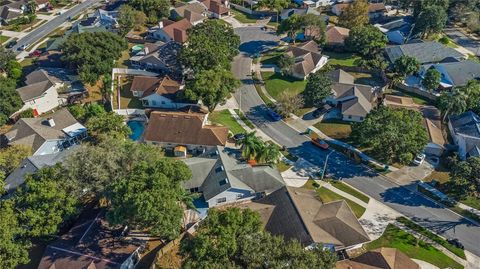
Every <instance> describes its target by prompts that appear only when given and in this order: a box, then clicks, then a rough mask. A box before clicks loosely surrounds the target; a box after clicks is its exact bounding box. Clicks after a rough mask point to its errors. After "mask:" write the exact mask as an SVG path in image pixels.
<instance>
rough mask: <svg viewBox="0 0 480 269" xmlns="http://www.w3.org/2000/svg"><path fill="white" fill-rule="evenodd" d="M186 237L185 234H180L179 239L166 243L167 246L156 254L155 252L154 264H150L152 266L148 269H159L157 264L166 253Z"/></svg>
mask: <svg viewBox="0 0 480 269" xmlns="http://www.w3.org/2000/svg"><path fill="white" fill-rule="evenodd" d="M185 235H186V232H183V233H182V234H180V236H179V237H177V238H176V239H174V240H172V241H170V242H168V244H166V245H165V246H164V247H162V248H161V249H160V250H159V251H158V252H157V255H156V256H155V260H154V262H153V263H152V265H151V266H150V269H160V267H159V266H157V263H158V261H159V260H160V259H161V258H162V257H163V256H164V255H165V254H166V253H169V252H170V251H172V249H173V248H174V247H176V246H178V245H180V242H181V241H182V239H183V238H184V237H185Z"/></svg>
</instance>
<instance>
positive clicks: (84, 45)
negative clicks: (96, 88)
mask: <svg viewBox="0 0 480 269" xmlns="http://www.w3.org/2000/svg"><path fill="white" fill-rule="evenodd" d="M61 49H62V51H63V54H62V61H63V62H65V63H66V64H68V65H69V66H70V67H71V68H77V70H78V73H79V74H80V78H81V79H82V81H84V82H86V83H89V84H90V85H93V84H95V83H96V82H97V81H98V79H99V78H100V77H101V76H102V75H109V74H110V72H111V71H112V68H113V67H114V65H115V60H118V59H119V58H120V57H121V56H122V51H124V50H126V49H128V46H127V42H126V41H125V39H123V38H122V37H120V36H119V35H117V34H114V33H110V32H95V33H89V32H85V33H81V34H72V35H70V36H69V37H68V38H67V40H66V41H65V42H64V43H63V44H62V45H61Z"/></svg>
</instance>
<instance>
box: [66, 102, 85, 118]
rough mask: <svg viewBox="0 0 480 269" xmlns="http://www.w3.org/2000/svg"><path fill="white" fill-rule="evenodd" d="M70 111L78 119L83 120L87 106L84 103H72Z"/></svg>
mask: <svg viewBox="0 0 480 269" xmlns="http://www.w3.org/2000/svg"><path fill="white" fill-rule="evenodd" d="M68 111H69V112H70V114H72V116H73V117H74V118H75V119H76V120H78V121H82V122H83V120H84V118H85V107H84V106H83V105H82V104H74V105H71V106H69V107H68Z"/></svg>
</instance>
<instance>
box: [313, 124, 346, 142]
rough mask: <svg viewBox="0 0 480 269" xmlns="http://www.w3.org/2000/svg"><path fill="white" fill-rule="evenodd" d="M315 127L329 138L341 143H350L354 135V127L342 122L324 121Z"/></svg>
mask: <svg viewBox="0 0 480 269" xmlns="http://www.w3.org/2000/svg"><path fill="white" fill-rule="evenodd" d="M313 126H315V128H317V129H319V130H320V131H321V132H322V133H324V134H326V135H327V136H329V137H331V138H334V139H337V140H341V141H348V140H349V137H350V134H351V133H352V125H351V124H350V123H348V122H344V121H341V120H324V121H322V122H318V123H316V124H315V125H313Z"/></svg>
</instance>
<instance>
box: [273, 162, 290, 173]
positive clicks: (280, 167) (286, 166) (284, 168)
mask: <svg viewBox="0 0 480 269" xmlns="http://www.w3.org/2000/svg"><path fill="white" fill-rule="evenodd" d="M290 167H292V166H291V165H289V164H286V163H285V162H283V161H280V162H278V163H277V169H278V171H279V172H280V173H281V172H284V171H287V170H288V169H290Z"/></svg>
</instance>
